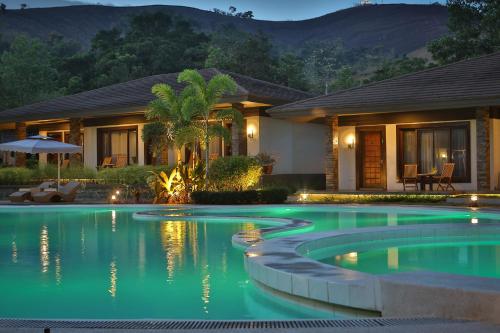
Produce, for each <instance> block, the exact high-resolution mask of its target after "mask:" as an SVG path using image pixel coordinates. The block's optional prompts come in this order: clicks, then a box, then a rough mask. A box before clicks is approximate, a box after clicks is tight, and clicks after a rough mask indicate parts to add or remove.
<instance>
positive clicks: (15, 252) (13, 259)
mask: <svg viewBox="0 0 500 333" xmlns="http://www.w3.org/2000/svg"><path fill="white" fill-rule="evenodd" d="M12 262H13V263H14V264H17V244H16V241H12Z"/></svg>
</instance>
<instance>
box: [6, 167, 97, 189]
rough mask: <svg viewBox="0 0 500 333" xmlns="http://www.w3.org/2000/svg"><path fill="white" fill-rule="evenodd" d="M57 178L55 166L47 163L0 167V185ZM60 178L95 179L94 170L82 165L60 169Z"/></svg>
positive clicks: (25, 183) (32, 182) (30, 182)
mask: <svg viewBox="0 0 500 333" xmlns="http://www.w3.org/2000/svg"><path fill="white" fill-rule="evenodd" d="M56 178H57V167H56V166H53V165H47V166H43V167H40V168H33V169H30V168H17V167H8V168H0V185H27V184H34V183H38V182H41V181H43V180H46V179H56ZM61 179H96V171H95V170H93V169H89V168H84V167H71V168H67V169H63V170H61Z"/></svg>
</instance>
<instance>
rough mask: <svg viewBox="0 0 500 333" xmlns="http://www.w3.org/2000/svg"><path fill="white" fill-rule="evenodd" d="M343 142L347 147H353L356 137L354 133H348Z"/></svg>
mask: <svg viewBox="0 0 500 333" xmlns="http://www.w3.org/2000/svg"><path fill="white" fill-rule="evenodd" d="M345 143H346V145H347V148H348V149H353V148H354V144H355V143H356V139H355V138H354V135H352V134H351V135H348V136H347V138H346V139H345Z"/></svg>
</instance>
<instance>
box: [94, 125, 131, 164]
mask: <svg viewBox="0 0 500 333" xmlns="http://www.w3.org/2000/svg"><path fill="white" fill-rule="evenodd" d="M137 139H138V136H137V126H131V127H109V128H99V129H98V130H97V158H98V163H99V165H101V164H102V162H103V160H104V158H106V157H111V158H112V161H113V163H116V160H117V159H118V157H126V160H127V164H128V165H131V164H137V162H138V161H137Z"/></svg>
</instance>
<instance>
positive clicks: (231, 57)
mask: <svg viewBox="0 0 500 333" xmlns="http://www.w3.org/2000/svg"><path fill="white" fill-rule="evenodd" d="M273 62H274V59H273V57H272V44H271V43H270V41H269V39H268V38H267V36H265V35H264V34H263V33H261V32H259V33H256V34H249V33H246V32H242V31H239V30H237V29H235V28H234V26H231V25H228V26H224V27H222V28H221V29H219V30H218V31H216V32H215V33H214V34H213V35H212V38H211V41H210V46H209V50H208V56H207V59H206V61H205V67H216V68H220V69H227V70H230V71H233V72H237V73H240V74H244V75H248V76H251V77H254V78H257V79H261V80H268V81H273V75H272V73H273Z"/></svg>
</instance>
